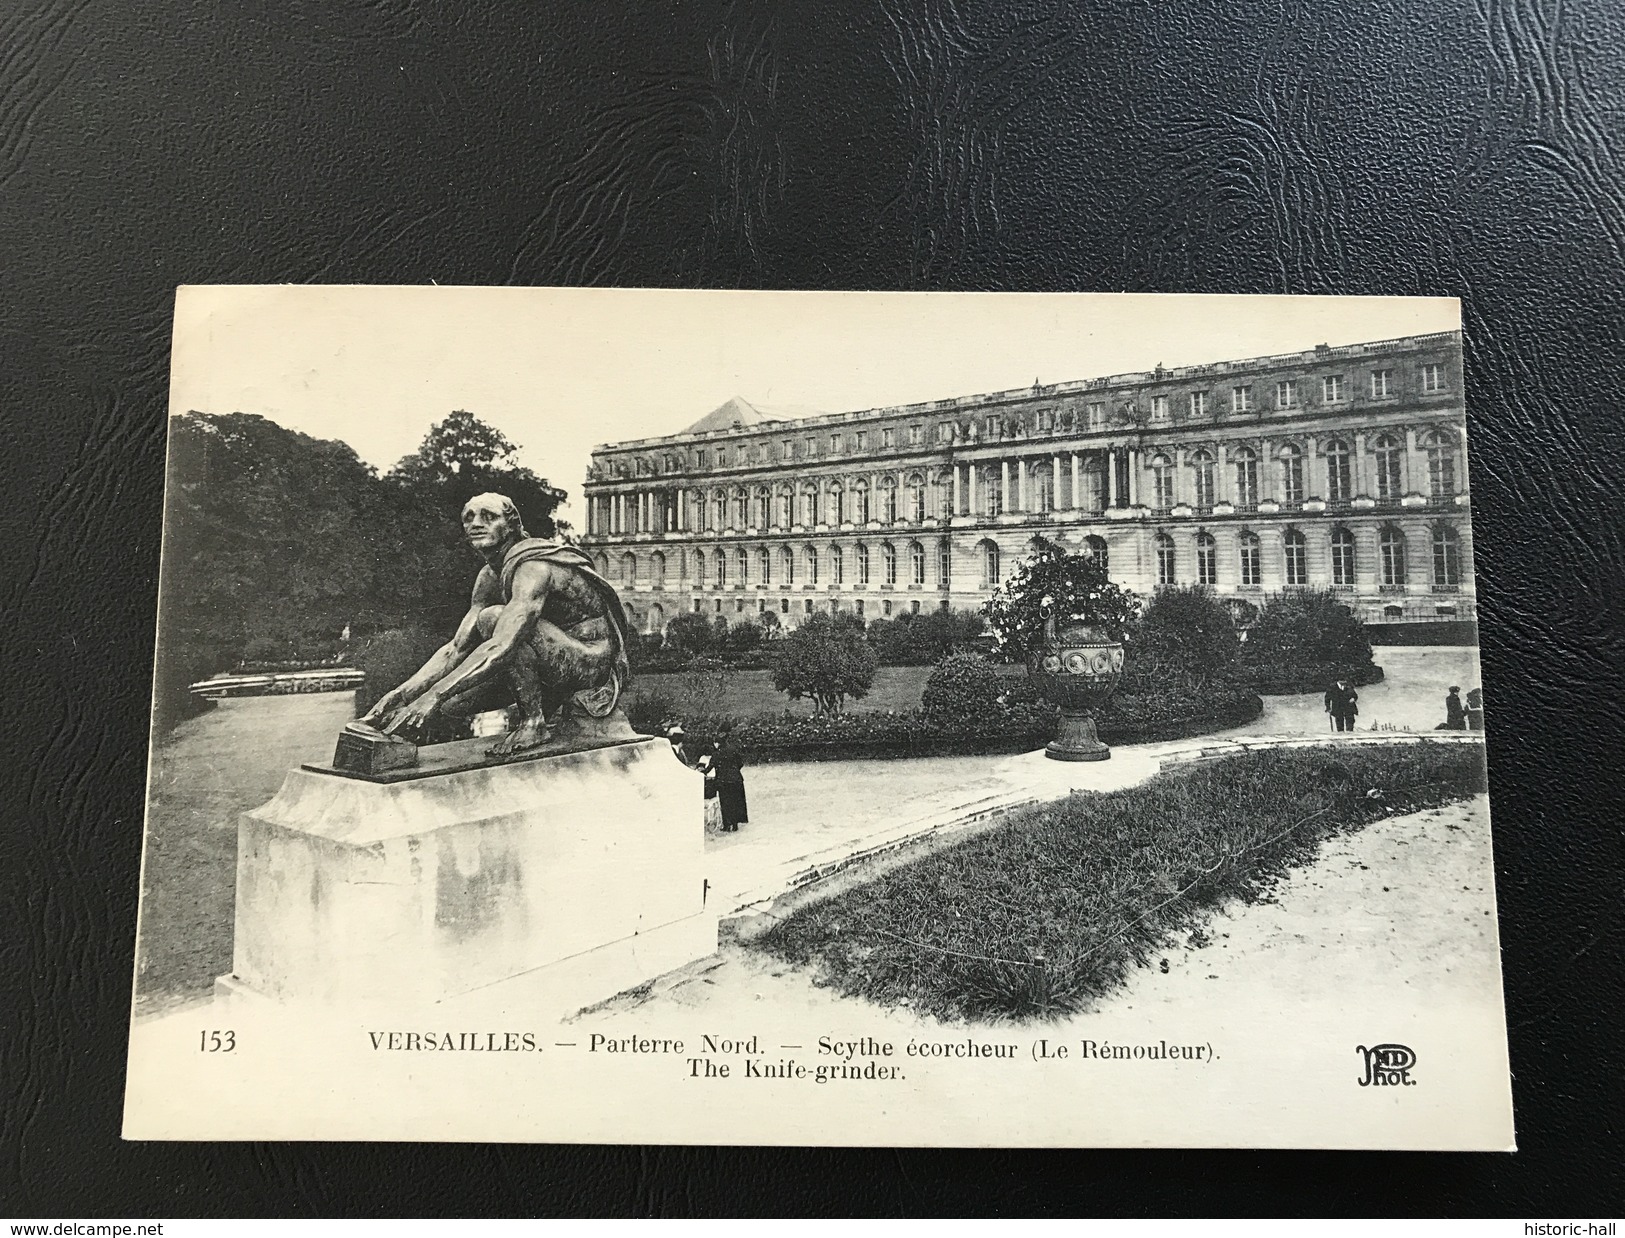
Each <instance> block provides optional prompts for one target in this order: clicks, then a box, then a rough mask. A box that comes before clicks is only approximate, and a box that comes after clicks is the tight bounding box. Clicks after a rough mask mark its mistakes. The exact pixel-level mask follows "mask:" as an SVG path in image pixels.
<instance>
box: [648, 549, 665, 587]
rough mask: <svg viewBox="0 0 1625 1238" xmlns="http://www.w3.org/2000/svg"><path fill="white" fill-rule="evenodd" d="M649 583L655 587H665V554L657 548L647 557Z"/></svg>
mask: <svg viewBox="0 0 1625 1238" xmlns="http://www.w3.org/2000/svg"><path fill="white" fill-rule="evenodd" d="M649 583H650V584H651V585H653V586H654V587H655V588H656V589H664V588H665V587H666V556H665V555H663V554H661V553H660V552H659V551H658V550H657V551H655V552H654V554H653V555H652V556H651V557H650V559H649Z"/></svg>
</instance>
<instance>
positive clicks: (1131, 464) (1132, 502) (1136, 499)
mask: <svg viewBox="0 0 1625 1238" xmlns="http://www.w3.org/2000/svg"><path fill="white" fill-rule="evenodd" d="M1128 505H1129V506H1130V507H1138V506H1139V505H1140V449H1139V448H1138V447H1130V448H1129V451H1128Z"/></svg>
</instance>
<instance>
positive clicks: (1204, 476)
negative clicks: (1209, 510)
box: [1191, 450, 1216, 507]
mask: <svg viewBox="0 0 1625 1238" xmlns="http://www.w3.org/2000/svg"><path fill="white" fill-rule="evenodd" d="M1215 480H1216V477H1215V471H1214V466H1213V456H1212V453H1210V452H1208V451H1206V450H1198V451H1196V452H1193V453H1192V454H1191V483H1192V484H1191V489H1192V490H1194V491H1195V492H1196V505H1197V506H1198V507H1212V506H1213V496H1214V482H1215Z"/></svg>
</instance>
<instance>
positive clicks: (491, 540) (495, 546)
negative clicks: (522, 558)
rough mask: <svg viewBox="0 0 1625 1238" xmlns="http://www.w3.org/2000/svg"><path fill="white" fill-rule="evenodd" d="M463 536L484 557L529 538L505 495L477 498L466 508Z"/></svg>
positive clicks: (485, 495) (487, 495)
mask: <svg viewBox="0 0 1625 1238" xmlns="http://www.w3.org/2000/svg"><path fill="white" fill-rule="evenodd" d="M463 536H464V537H466V538H467V539H468V544H469V545H470V546H472V547H474V549H475V550H478V551H479V552H481V553H482V554H485V553H489V552H491V551H494V550H499V549H501V548H502V547H504V546H508V545H511V544H512V543H514V542H517V541H522V540H523V539H524V538H526V537H529V536H530V535H529V534H528V533H526V532H525V522H524V521H523V520H521V519H520V518H519V509H518V508H517V507H515V506H514V502H513V500H512V499H510V498H509V497H508V496H507V495H505V494H476V495H475V496H474V497H473V498H471V499H470V500H469V501H468V502H467V503H464V504H463Z"/></svg>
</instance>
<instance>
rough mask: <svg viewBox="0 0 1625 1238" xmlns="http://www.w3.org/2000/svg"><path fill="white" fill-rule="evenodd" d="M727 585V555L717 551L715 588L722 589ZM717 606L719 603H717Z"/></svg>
mask: <svg viewBox="0 0 1625 1238" xmlns="http://www.w3.org/2000/svg"><path fill="white" fill-rule="evenodd" d="M727 585H728V554H727V552H726V551H723V550H719V551H717V588H718V589H724V588H726V587H727ZM717 604H718V605H719V606H720V605H721V603H720V602H719V603H717Z"/></svg>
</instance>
